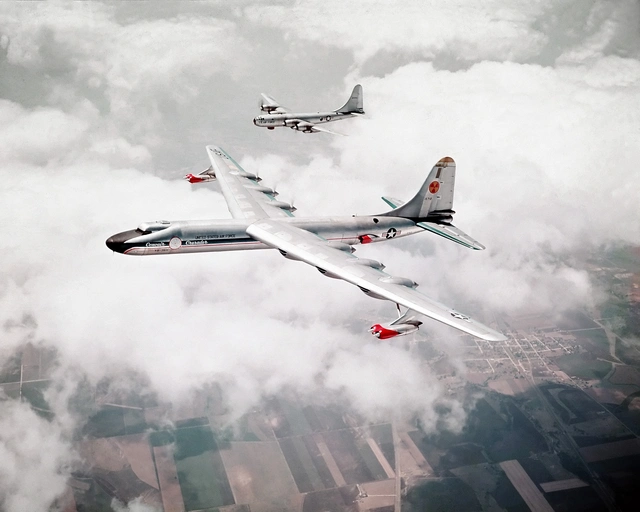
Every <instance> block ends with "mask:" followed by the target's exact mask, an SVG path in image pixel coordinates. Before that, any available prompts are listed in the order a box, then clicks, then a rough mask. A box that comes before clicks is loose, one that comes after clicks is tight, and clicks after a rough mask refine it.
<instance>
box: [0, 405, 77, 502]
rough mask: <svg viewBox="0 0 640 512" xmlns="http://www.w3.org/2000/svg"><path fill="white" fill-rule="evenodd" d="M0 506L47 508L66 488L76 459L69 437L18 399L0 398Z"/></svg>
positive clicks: (55, 424)
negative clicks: (0, 465) (71, 466)
mask: <svg viewBox="0 0 640 512" xmlns="http://www.w3.org/2000/svg"><path fill="white" fill-rule="evenodd" d="M0 458H1V459H2V467H1V468H0V506H2V509H3V510H6V511H7V512H22V511H24V510H47V509H48V507H49V505H50V504H51V503H52V502H53V500H54V499H55V498H56V497H58V496H59V495H60V494H61V493H62V492H63V491H64V488H65V483H66V480H67V477H68V476H69V471H70V469H69V468H70V464H71V463H72V462H73V461H74V460H75V455H74V451H73V449H72V447H71V443H70V442H69V439H68V437H66V436H65V433H64V432H63V430H62V429H61V428H60V425H59V424H57V422H55V421H53V422H50V421H47V420H45V419H43V418H41V417H40V416H38V415H37V414H36V413H34V412H33V411H32V410H31V408H30V407H29V406H28V405H26V404H24V403H20V402H15V401H8V400H3V401H2V402H0Z"/></svg>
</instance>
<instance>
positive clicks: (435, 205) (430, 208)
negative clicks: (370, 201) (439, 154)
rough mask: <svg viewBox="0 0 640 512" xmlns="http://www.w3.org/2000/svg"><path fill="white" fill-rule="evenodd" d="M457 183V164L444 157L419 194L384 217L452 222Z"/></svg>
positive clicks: (432, 171) (434, 168)
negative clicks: (454, 190)
mask: <svg viewBox="0 0 640 512" xmlns="http://www.w3.org/2000/svg"><path fill="white" fill-rule="evenodd" d="M455 181H456V163H455V162H454V161H453V158H451V157H448V156H446V157H444V158H443V159H442V160H440V161H439V162H438V163H437V164H436V165H435V166H434V167H433V169H431V172H430V173H429V176H428V177H427V179H426V181H425V182H424V183H423V185H422V187H421V188H420V190H419V191H418V193H417V194H416V195H415V196H413V198H412V199H411V200H410V201H407V202H406V203H405V204H403V205H402V206H400V207H399V208H396V209H395V210H393V211H391V212H388V213H386V214H384V215H390V216H394V217H406V218H411V219H429V220H432V219H433V220H438V219H440V220H441V221H444V222H447V221H449V222H450V221H451V220H452V217H451V216H452V215H453V213H455V212H454V211H453V188H454V186H455Z"/></svg>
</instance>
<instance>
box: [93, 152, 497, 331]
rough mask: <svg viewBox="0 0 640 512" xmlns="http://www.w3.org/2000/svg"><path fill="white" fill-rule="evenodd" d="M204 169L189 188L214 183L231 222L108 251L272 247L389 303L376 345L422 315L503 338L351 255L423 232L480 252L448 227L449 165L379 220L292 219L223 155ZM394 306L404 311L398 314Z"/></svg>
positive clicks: (164, 227)
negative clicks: (391, 316)
mask: <svg viewBox="0 0 640 512" xmlns="http://www.w3.org/2000/svg"><path fill="white" fill-rule="evenodd" d="M207 154H208V156H209V159H210V161H211V166H210V167H209V168H207V169H205V170H204V171H202V172H201V173H199V174H197V175H193V174H187V175H186V176H185V179H187V180H188V181H189V182H190V183H202V182H208V181H213V180H217V181H218V183H219V184H220V188H221V189H222V194H223V195H224V198H225V200H226V202H227V206H228V208H229V211H230V213H231V216H232V219H227V220H224V219H221V220H213V221H212V220H193V221H172V222H170V221H156V222H144V223H142V224H140V225H139V226H138V228H137V229H133V230H130V231H124V232H122V233H118V234H116V235H113V236H112V237H110V238H109V239H108V240H107V241H106V244H107V247H109V249H111V250H113V251H116V252H120V253H123V254H130V255H155V254H184V253H194V252H216V251H237V250H248V249H277V250H278V251H280V254H282V255H283V256H284V257H285V258H288V259H290V260H296V261H303V262H305V263H307V264H309V265H311V266H313V267H315V268H316V269H318V271H320V272H321V273H322V274H324V275H325V276H327V277H332V278H335V279H342V280H344V281H347V282H348V283H351V284H354V285H355V286H357V287H358V288H360V290H362V291H363V292H364V293H366V294H367V295H369V296H371V297H374V298H377V299H385V300H390V301H392V302H395V303H396V305H397V307H398V313H399V317H398V318H397V319H395V320H393V321H391V322H388V323H381V324H375V325H374V326H372V327H371V329H370V330H369V331H370V332H371V333H372V334H373V335H375V336H376V337H378V338H380V339H388V338H393V337H395V336H400V335H404V334H409V333H410V332H415V331H416V330H417V329H418V328H419V326H420V325H421V323H422V322H420V321H419V320H417V319H416V318H417V316H418V315H424V316H426V317H429V318H432V319H434V320H437V321H439V322H442V323H444V324H446V325H449V326H451V327H454V328H456V329H459V330H460V331H463V332H465V333H468V334H471V335H473V336H477V337H478V338H482V339H484V340H489V341H501V340H504V339H505V337H504V336H503V335H502V334H501V333H499V332H497V331H495V330H493V329H491V328H489V327H487V326H485V325H483V324H481V323H480V322H477V321H475V320H473V319H471V318H470V317H468V316H467V315H464V314H462V313H460V312H458V311H456V310H454V309H452V308H450V307H448V306H445V305H444V304H441V303H440V302H437V301H435V300H433V299H430V298H428V297H426V296H425V295H423V294H421V293H420V292H419V291H418V290H417V289H416V288H417V286H418V285H417V283H415V282H414V281H413V280H412V279H408V278H406V277H397V276H392V275H389V274H387V273H385V272H384V271H383V269H384V268H385V267H384V265H383V264H382V263H380V262H378V261H375V260H371V259H362V258H358V257H356V256H354V255H353V252H354V251H355V248H354V246H355V245H358V244H368V243H377V242H384V241H387V240H391V239H394V238H400V237H403V236H408V235H413V234H415V233H422V232H424V231H429V232H431V233H434V234H436V235H439V236H442V237H444V238H446V239H447V240H451V241H453V242H456V243H458V244H460V245H463V246H465V247H468V248H470V249H476V250H482V249H484V246H483V245H481V244H480V243H478V242H477V241H475V240H474V239H473V238H471V237H470V236H468V235H467V234H465V233H464V232H462V231H461V230H460V229H458V228H457V227H455V226H454V225H453V224H452V221H453V214H454V213H455V212H454V211H453V209H452V208H453V190H454V185H455V174H456V165H455V162H454V161H453V159H452V158H449V157H445V158H443V159H442V160H440V161H439V162H438V163H437V164H436V165H435V166H434V167H433V169H431V171H430V172H429V175H428V177H427V179H426V181H425V182H424V184H423V185H422V187H421V188H420V190H419V191H418V193H417V194H416V195H415V196H414V197H413V198H412V199H411V200H409V201H408V202H406V203H403V202H402V201H399V200H397V199H393V198H388V197H383V198H382V199H383V200H384V201H385V202H386V203H387V204H388V205H389V206H391V207H392V210H390V211H387V212H385V213H381V214H378V215H367V216H355V215H354V216H351V217H331V218H330V219H329V218H322V217H320V218H304V219H302V218H295V217H294V216H293V212H294V211H295V210H296V209H295V208H294V207H293V206H292V205H291V204H289V203H287V202H284V201H280V200H278V199H277V196H278V192H276V191H275V190H273V189H272V188H270V187H267V186H265V185H264V184H262V183H261V182H262V179H261V178H259V177H258V176H257V175H255V174H252V173H249V172H247V171H245V170H244V169H243V168H242V167H240V165H238V163H237V162H236V161H235V160H234V159H233V158H231V157H230V156H229V155H228V154H227V153H226V152H225V151H224V150H222V149H221V148H219V147H217V146H207ZM400 306H404V307H405V308H407V311H405V313H404V314H401V311H400Z"/></svg>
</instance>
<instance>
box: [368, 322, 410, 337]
mask: <svg viewBox="0 0 640 512" xmlns="http://www.w3.org/2000/svg"><path fill="white" fill-rule="evenodd" d="M421 325H422V322H419V321H417V320H410V321H408V322H406V323H401V324H395V323H392V324H375V325H372V326H371V328H370V329H369V332H370V333H371V334H373V335H374V336H375V337H376V338H378V339H380V340H388V339H389V338H395V337H396V336H404V335H406V334H411V333H412V332H416V331H417V330H418V329H419V328H420V326H421Z"/></svg>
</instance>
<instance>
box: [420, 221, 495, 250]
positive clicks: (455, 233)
mask: <svg viewBox="0 0 640 512" xmlns="http://www.w3.org/2000/svg"><path fill="white" fill-rule="evenodd" d="M418 226H420V227H421V228H423V229H426V230H427V231H431V232H432V233H435V234H436V235H440V236H442V237H444V238H446V239H448V240H451V241H453V242H456V243H458V244H460V245H464V246H465V247H468V248H469V249H475V250H476V251H482V250H484V249H486V247H485V246H484V245H482V244H481V243H480V242H478V241H476V240H474V239H473V238H471V237H470V236H469V235H467V234H466V233H465V232H464V231H462V230H461V229H458V228H457V227H455V226H453V225H451V224H436V223H435V222H418Z"/></svg>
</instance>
